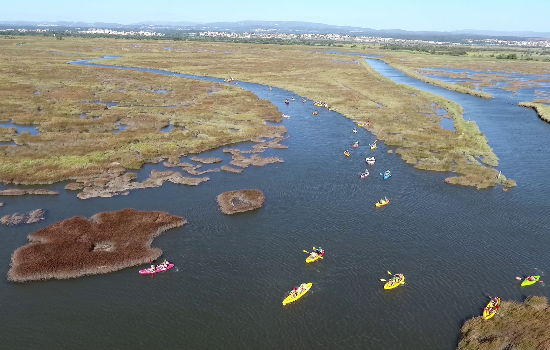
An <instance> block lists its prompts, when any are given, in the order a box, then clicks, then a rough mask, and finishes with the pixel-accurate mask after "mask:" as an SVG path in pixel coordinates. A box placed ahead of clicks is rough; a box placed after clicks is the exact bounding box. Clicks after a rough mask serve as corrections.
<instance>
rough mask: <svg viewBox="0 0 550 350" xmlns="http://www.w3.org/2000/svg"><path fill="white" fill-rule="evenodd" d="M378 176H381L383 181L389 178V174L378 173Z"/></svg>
mask: <svg viewBox="0 0 550 350" xmlns="http://www.w3.org/2000/svg"><path fill="white" fill-rule="evenodd" d="M380 176H383V177H384V180H387V179H389V178H390V176H391V173H384V174H382V173H380Z"/></svg>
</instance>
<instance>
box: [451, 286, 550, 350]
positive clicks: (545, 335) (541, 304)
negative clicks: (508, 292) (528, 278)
mask: <svg viewBox="0 0 550 350" xmlns="http://www.w3.org/2000/svg"><path fill="white" fill-rule="evenodd" d="M549 325H550V305H548V300H547V299H546V298H543V297H535V296H531V297H528V298H527V299H526V300H525V302H524V303H517V302H515V301H505V302H502V304H501V306H500V309H499V311H498V312H497V314H496V315H495V316H494V317H493V318H491V319H490V320H485V319H484V318H483V317H482V316H478V317H475V318H472V319H470V320H468V321H467V322H466V323H465V324H464V326H463V327H462V338H461V339H460V343H459V344H458V348H457V349H458V350H544V349H550V328H549V327H548V326H549Z"/></svg>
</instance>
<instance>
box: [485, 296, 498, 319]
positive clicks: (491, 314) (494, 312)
mask: <svg viewBox="0 0 550 350" xmlns="http://www.w3.org/2000/svg"><path fill="white" fill-rule="evenodd" d="M497 306H500V298H497V302H496V304H495V302H494V300H492V299H491V301H490V302H489V304H487V307H486V308H485V309H483V317H484V318H485V319H486V320H488V319H490V318H491V317H493V316H494V315H495V314H496V313H497V309H496V307H497ZM490 308H493V311H492V312H489V309H490Z"/></svg>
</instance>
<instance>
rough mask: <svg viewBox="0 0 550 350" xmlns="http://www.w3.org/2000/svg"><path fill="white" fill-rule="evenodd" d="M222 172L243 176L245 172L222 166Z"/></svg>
mask: <svg viewBox="0 0 550 350" xmlns="http://www.w3.org/2000/svg"><path fill="white" fill-rule="evenodd" d="M221 170H223V171H227V172H228V173H235V174H241V173H242V172H243V171H244V170H243V169H237V168H233V167H230V166H228V165H222V166H221Z"/></svg>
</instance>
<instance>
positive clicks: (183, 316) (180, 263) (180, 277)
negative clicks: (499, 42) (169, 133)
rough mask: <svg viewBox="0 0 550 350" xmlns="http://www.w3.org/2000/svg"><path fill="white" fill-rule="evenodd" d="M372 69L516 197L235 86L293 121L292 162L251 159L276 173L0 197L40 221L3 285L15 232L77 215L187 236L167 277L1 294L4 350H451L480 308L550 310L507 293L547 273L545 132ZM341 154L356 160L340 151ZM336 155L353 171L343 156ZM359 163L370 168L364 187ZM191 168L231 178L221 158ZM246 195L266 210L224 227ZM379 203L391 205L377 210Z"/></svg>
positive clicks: (2, 289)
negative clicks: (106, 192) (418, 166)
mask: <svg viewBox="0 0 550 350" xmlns="http://www.w3.org/2000/svg"><path fill="white" fill-rule="evenodd" d="M79 64H85V63H84V62H80V63H79ZM369 64H371V65H373V66H374V67H375V68H376V69H377V70H378V71H379V72H380V73H382V74H384V75H386V76H388V77H390V78H391V79H394V80H395V81H397V82H398V83H404V84H409V85H412V86H415V87H418V88H420V89H424V90H428V91H431V92H434V93H437V94H440V95H443V96H445V97H447V98H450V99H452V100H454V101H456V102H458V103H460V104H462V105H463V106H464V109H465V111H466V112H465V118H471V119H472V120H475V121H476V122H477V123H478V125H479V126H480V129H481V131H482V132H484V133H485V134H486V135H487V137H488V138H489V140H490V144H491V146H492V147H493V148H494V150H495V152H496V154H497V156H499V157H500V166H499V170H502V172H503V173H504V174H506V175H507V176H510V177H511V178H514V179H515V180H517V182H518V187H517V188H514V189H513V190H511V191H508V192H505V191H503V190H502V189H501V188H496V189H491V190H484V191H477V190H475V189H470V188H463V187H453V186H449V185H446V184H444V183H443V179H444V178H445V177H446V176H447V175H448V174H441V173H434V172H426V171H417V170H415V169H414V168H413V167H412V166H410V165H407V164H405V163H404V162H403V161H402V160H401V159H400V158H399V157H398V156H395V155H390V154H388V153H387V151H388V149H387V148H386V147H385V146H384V144H383V143H379V144H378V145H379V146H378V149H377V150H376V151H374V152H371V151H370V149H369V148H368V144H369V143H370V142H372V141H373V140H374V137H373V136H372V135H371V134H370V133H368V132H367V131H365V130H363V129H360V130H359V133H357V134H353V133H352V129H353V127H354V124H353V123H352V122H351V121H350V120H348V119H346V118H344V117H343V116H341V115H339V114H338V113H335V112H329V111H327V110H325V109H322V110H321V111H320V112H319V115H318V116H313V115H312V111H313V109H314V107H313V104H312V101H307V103H302V102H301V101H300V98H299V96H296V101H295V102H291V103H290V106H286V105H285V104H284V100H285V99H287V98H290V97H292V96H294V95H293V94H292V93H290V92H288V91H284V90H279V89H275V88H274V89H273V91H269V88H268V87H267V86H262V85H257V84H249V83H244V82H239V86H240V87H242V88H245V89H248V90H251V91H253V92H254V93H256V94H257V95H258V96H259V97H260V98H266V99H269V100H270V101H272V102H273V103H274V104H275V105H276V106H278V107H279V109H280V111H281V113H287V114H289V115H290V116H291V118H290V119H289V120H285V121H284V122H283V125H285V126H286V127H287V128H288V131H289V132H288V135H289V136H290V138H288V139H287V140H285V141H284V143H285V144H287V145H288V146H289V149H285V150H268V151H266V152H265V153H264V154H261V155H262V156H278V157H282V158H284V160H285V162H284V163H279V164H272V165H268V166H265V167H260V168H257V167H250V168H248V169H246V170H245V171H244V173H243V174H229V173H223V172H221V173H210V174H208V176H209V177H211V181H209V182H206V183H203V184H201V185H200V186H197V187H192V186H178V185H174V184H170V183H167V184H165V185H164V186H163V187H161V188H157V189H147V190H139V191H134V192H131V193H130V195H128V196H118V197H113V198H108V199H105V198H94V199H88V200H79V199H77V198H76V196H75V194H74V193H70V192H68V191H65V190H64V189H63V187H64V186H65V183H61V184H57V185H54V186H50V187H49V188H51V189H55V190H59V191H60V195H59V196H42V197H40V196H26V197H18V198H8V197H6V198H2V201H3V202H4V203H5V206H4V207H3V208H0V214H2V213H4V214H11V213H13V212H24V211H29V210H32V209H36V208H44V209H46V211H47V220H45V221H43V222H40V223H37V224H33V225H29V226H23V227H15V228H6V227H1V228H0V230H1V236H2V237H1V238H2V244H1V246H0V261H1V262H3V263H2V264H1V265H0V266H1V269H2V272H3V274H5V273H7V271H8V269H9V262H10V256H11V254H12V252H13V251H14V250H15V249H16V248H18V247H20V246H22V245H24V244H25V243H26V242H27V240H26V235H27V234H28V233H31V232H33V231H35V230H36V229H39V228H42V227H46V226H47V225H50V224H52V223H54V222H57V221H60V220H63V219H66V218H69V217H72V216H75V215H78V216H86V217H89V216H92V215H93V214H95V213H98V212H101V211H111V210H120V209H123V208H128V207H131V208H135V209H138V210H159V211H166V212H169V213H171V214H174V215H181V216H184V217H185V218H187V219H188V221H189V223H188V224H187V225H185V226H184V227H182V228H178V229H173V230H170V231H168V232H167V233H165V234H164V235H163V236H161V237H159V238H157V239H156V240H155V241H154V246H156V247H160V248H161V249H163V250H164V257H166V258H168V259H170V260H171V261H173V262H174V263H175V264H176V266H177V268H176V269H173V270H171V271H170V272H167V273H164V274H160V275H156V276H155V277H154V278H151V277H147V276H140V275H138V274H137V270H138V269H139V268H138V267H136V268H129V269H125V270H122V271H119V272H116V273H112V274H109V275H100V276H91V277H85V278H80V279H74V280H68V281H45V282H34V283H26V284H12V283H8V282H7V281H6V280H1V281H0V294H1V295H2V297H1V298H0V308H1V310H2V314H3V316H4V317H2V318H1V320H0V327H1V329H3V331H2V346H3V347H5V348H13V349H60V348H67V349H150V348H166V349H260V348H262V349H297V348H302V349H313V348H318V347H322V348H326V349H373V350H374V349H376V350H379V349H407V350H410V349H413V350H416V349H418V350H421V349H422V350H424V349H449V350H450V349H454V348H455V347H456V344H457V341H458V338H459V334H460V333H459V330H460V326H461V325H462V323H463V322H464V321H465V320H466V319H468V318H470V317H472V316H475V315H479V314H480V313H481V311H482V309H483V307H484V306H485V304H486V303H487V298H486V297H485V294H486V293H491V295H498V296H500V297H501V298H503V299H514V300H522V299H523V298H524V297H525V296H527V295H544V296H549V294H550V293H549V292H548V290H547V288H546V287H545V286H544V285H542V284H537V285H536V286H533V287H529V288H524V289H521V288H520V287H519V285H518V283H516V281H515V279H514V278H515V276H517V275H521V274H531V273H537V274H543V275H544V273H545V271H546V270H548V267H547V263H548V261H549V258H550V249H548V248H549V247H550V237H549V235H548V224H549V219H548V215H547V213H548V211H549V209H550V205H549V204H550V203H549V199H548V198H549V195H550V193H549V190H548V186H547V185H546V181H547V180H546V179H547V174H548V170H549V164H548V160H547V159H548V157H547V153H546V152H545V150H546V149H548V145H549V144H550V125H548V124H546V123H543V122H542V121H541V120H540V119H538V118H537V117H536V115H535V113H534V112H533V111H531V110H529V109H522V108H520V107H517V106H511V105H509V104H506V103H505V101H506V97H500V95H499V93H500V91H498V90H495V91H490V92H491V93H493V94H494V95H495V99H493V100H483V99H478V98H475V97H472V96H468V95H461V94H457V93H454V92H451V91H447V90H443V89H439V88H437V87H434V86H431V85H428V84H423V83H421V82H418V81H416V80H414V79H412V78H409V77H407V76H404V75H403V74H401V73H399V72H397V71H395V70H393V69H392V68H390V67H388V66H386V65H385V64H384V63H383V62H380V61H376V60H369ZM108 67H110V68H119V69H120V68H121V67H116V66H108ZM90 69H104V68H97V67H90ZM122 69H130V68H122ZM140 70H142V71H146V72H149V73H150V74H152V73H158V74H171V75H175V76H181V77H191V78H200V79H204V80H210V81H216V82H221V79H213V78H204V77H193V76H189V75H183V74H174V73H169V72H165V71H157V70H145V69H140ZM355 141H360V147H359V148H358V149H353V148H351V146H352V144H353V143H354V142H355ZM239 147H240V148H243V149H249V148H250V147H251V145H250V144H244V145H239ZM345 149H349V150H350V151H351V153H352V155H351V157H349V158H346V157H344V156H343V154H342V153H343V151H344V150H345ZM370 155H375V156H376V158H377V162H376V165H374V166H368V168H369V170H370V172H371V176H369V177H368V178H366V179H365V180H361V179H360V178H359V174H360V173H361V172H362V171H363V170H364V169H365V168H367V165H366V163H365V160H364V159H365V157H366V156H370ZM202 156H205V157H209V156H217V157H221V158H223V159H224V162H223V163H222V164H228V162H229V161H230V157H228V155H227V154H224V153H222V152H221V149H219V150H214V151H212V152H207V153H206V154H203V155H202ZM184 159H185V158H184ZM188 161H190V160H188ZM217 166H219V165H206V166H204V167H203V168H208V167H217ZM151 169H162V165H147V166H146V167H144V169H143V170H142V171H140V172H139V175H138V178H139V179H140V180H141V179H143V178H146V177H147V176H148V174H149V173H150V171H151ZM386 169H390V170H391V172H392V174H393V176H392V177H391V178H390V179H389V180H382V179H381V177H380V176H378V175H377V174H378V173H380V172H382V171H384V170H386ZM172 170H173V169H172ZM1 188H6V186H3V187H1ZM244 188H258V189H260V190H262V191H263V192H264V193H265V195H266V203H265V206H264V207H263V208H262V209H260V210H257V211H254V212H249V213H244V214H242V215H236V216H225V215H223V214H222V213H221V212H220V211H219V210H218V208H217V204H216V196H217V195H218V194H219V193H221V192H224V191H229V190H234V189H244ZM382 196H388V198H390V199H391V203H390V204H389V205H388V206H387V207H384V208H381V209H375V207H374V203H375V202H376V201H377V200H378V199H379V198H380V197H382ZM314 245H315V246H318V245H321V246H322V247H323V248H324V249H326V251H327V253H326V255H325V259H324V260H322V261H320V262H317V263H315V264H310V265H306V264H305V261H304V260H305V258H306V254H304V253H302V250H303V249H306V250H308V249H311V247H312V246H314ZM388 270H389V271H391V272H393V273H397V272H402V273H404V274H405V275H406V277H407V284H406V285H405V286H403V287H400V288H398V289H396V290H393V291H389V292H385V291H384V290H383V288H382V286H383V283H382V282H380V281H379V279H380V278H385V277H387V272H386V271H388ZM301 282H312V283H313V288H312V290H311V292H309V293H308V294H307V295H306V296H305V297H303V298H302V299H300V300H299V301H298V302H296V303H294V304H291V305H288V306H287V307H283V306H282V305H281V301H282V300H283V298H284V297H285V294H286V292H287V291H288V290H289V289H291V288H292V287H294V286H296V285H298V284H300V283H301Z"/></svg>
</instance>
